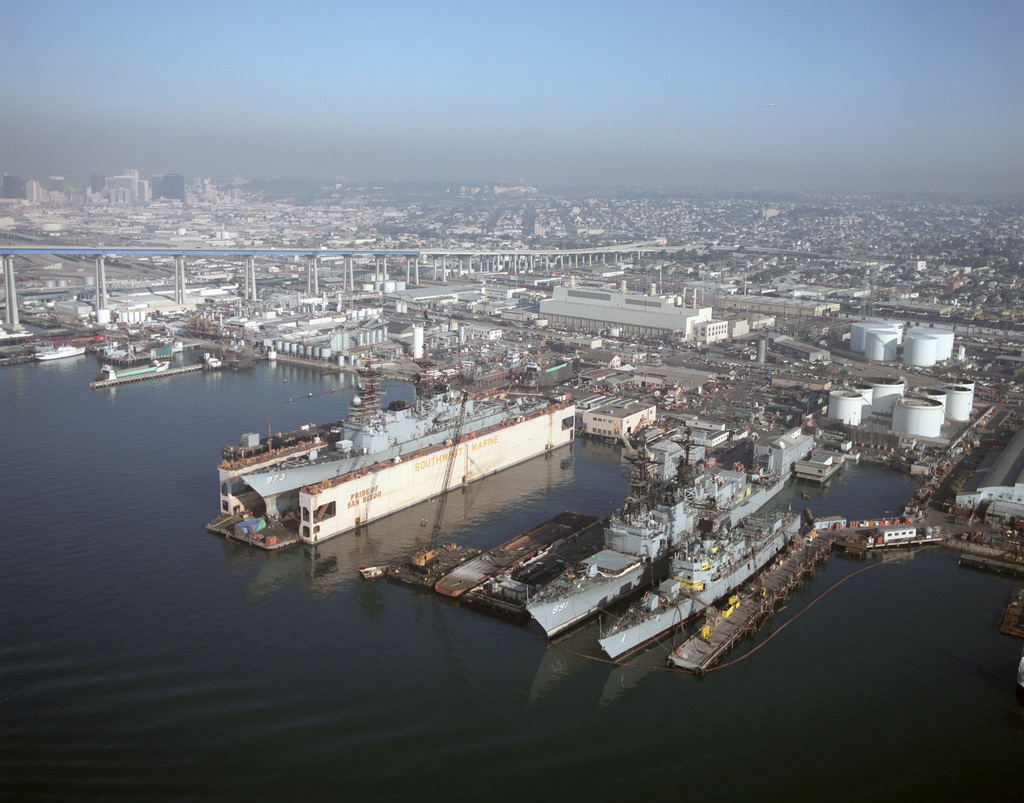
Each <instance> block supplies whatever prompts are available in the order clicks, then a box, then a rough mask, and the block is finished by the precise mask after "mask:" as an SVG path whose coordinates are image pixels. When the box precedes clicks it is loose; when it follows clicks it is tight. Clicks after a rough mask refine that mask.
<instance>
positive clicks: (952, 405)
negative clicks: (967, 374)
mask: <svg viewBox="0 0 1024 803" xmlns="http://www.w3.org/2000/svg"><path fill="white" fill-rule="evenodd" d="M944 390H945V391H946V418H948V419H949V420H950V421H970V420H971V408H973V407H974V388H973V387H970V386H968V385H946V386H945V387H944Z"/></svg>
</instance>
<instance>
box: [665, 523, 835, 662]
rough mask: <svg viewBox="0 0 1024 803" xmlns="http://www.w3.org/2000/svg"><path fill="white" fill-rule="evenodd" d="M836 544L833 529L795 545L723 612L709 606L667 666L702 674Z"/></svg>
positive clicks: (758, 623)
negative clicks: (695, 629)
mask: <svg viewBox="0 0 1024 803" xmlns="http://www.w3.org/2000/svg"><path fill="white" fill-rule="evenodd" d="M834 541H835V533H834V531H832V530H826V531H824V532H823V533H822V534H821V535H820V536H818V537H817V538H815V539H814V540H813V541H810V542H808V543H805V544H804V545H797V546H794V547H792V548H791V549H790V550H789V551H788V552H786V553H785V554H784V555H783V556H782V557H781V558H780V559H779V562H778V563H777V564H776V565H775V566H774V567H772V568H769V569H768V570H767V571H766V572H765V573H764V574H762V575H761V576H760V578H758V579H756V580H754V581H753V582H752V583H750V584H748V585H747V586H746V589H745V590H744V591H742V592H741V593H739V594H738V595H735V596H734V597H732V598H731V600H733V602H731V604H729V606H728V607H727V608H726V609H725V610H724V611H719V610H718V609H717V608H714V607H712V608H711V609H710V610H709V611H708V612H707V614H706V619H705V624H704V625H703V626H702V627H701V628H700V629H699V630H698V631H697V633H695V634H694V635H693V636H691V637H690V638H689V639H687V640H686V641H684V642H683V643H682V644H681V645H680V646H679V647H677V648H676V649H675V650H674V651H673V652H672V653H670V654H669V656H668V662H669V666H675V667H678V668H680V669H685V670H688V671H690V672H694V673H695V674H698V675H703V674H705V673H707V672H708V670H709V669H710V668H711V667H712V666H714V665H715V664H716V663H718V661H719V659H720V658H721V657H722V655H724V654H725V653H726V652H727V651H728V650H729V649H731V648H732V647H733V645H734V644H735V643H736V642H737V641H739V639H741V638H743V637H744V636H748V635H749V636H752V635H754V633H756V632H757V630H758V628H759V627H760V626H761V624H762V623H763V622H764V621H765V620H766V619H767V618H768V617H769V616H771V614H772V612H773V611H774V610H775V609H776V608H777V607H778V606H779V605H781V604H783V603H784V602H785V601H786V600H787V599H788V598H789V595H790V593H791V592H792V591H793V589H794V588H796V587H797V586H798V585H800V583H801V582H802V581H803V579H804V577H805V576H806V575H807V574H810V573H812V572H813V571H814V566H815V564H816V563H818V562H819V561H824V560H826V559H827V557H828V555H829V552H830V551H831V549H832V546H833V543H834Z"/></svg>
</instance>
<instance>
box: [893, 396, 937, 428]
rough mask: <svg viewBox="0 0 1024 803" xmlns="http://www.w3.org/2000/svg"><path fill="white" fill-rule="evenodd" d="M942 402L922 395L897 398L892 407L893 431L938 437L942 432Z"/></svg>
mask: <svg viewBox="0 0 1024 803" xmlns="http://www.w3.org/2000/svg"><path fill="white" fill-rule="evenodd" d="M944 420H945V415H944V414H943V412H942V402H940V401H936V400H935V399H925V398H922V397H920V396H907V397H905V398H902V399H896V401H895V403H894V404H893V408H892V431H893V432H894V433H896V434H899V435H910V436H911V437H917V438H937V437H939V435H940V434H941V433H942V422H943V421H944Z"/></svg>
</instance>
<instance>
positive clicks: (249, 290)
mask: <svg viewBox="0 0 1024 803" xmlns="http://www.w3.org/2000/svg"><path fill="white" fill-rule="evenodd" d="M245 300H246V301H255V300H256V257H254V256H251V257H246V258H245Z"/></svg>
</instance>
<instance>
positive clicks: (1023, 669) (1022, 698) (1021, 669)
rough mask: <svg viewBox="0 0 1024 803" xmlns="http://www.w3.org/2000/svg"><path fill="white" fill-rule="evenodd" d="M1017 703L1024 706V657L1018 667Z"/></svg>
mask: <svg viewBox="0 0 1024 803" xmlns="http://www.w3.org/2000/svg"><path fill="white" fill-rule="evenodd" d="M1017 702H1018V703H1020V704H1021V705H1024V655H1022V656H1021V657H1020V665H1019V666H1018V667H1017Z"/></svg>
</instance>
